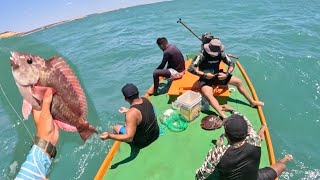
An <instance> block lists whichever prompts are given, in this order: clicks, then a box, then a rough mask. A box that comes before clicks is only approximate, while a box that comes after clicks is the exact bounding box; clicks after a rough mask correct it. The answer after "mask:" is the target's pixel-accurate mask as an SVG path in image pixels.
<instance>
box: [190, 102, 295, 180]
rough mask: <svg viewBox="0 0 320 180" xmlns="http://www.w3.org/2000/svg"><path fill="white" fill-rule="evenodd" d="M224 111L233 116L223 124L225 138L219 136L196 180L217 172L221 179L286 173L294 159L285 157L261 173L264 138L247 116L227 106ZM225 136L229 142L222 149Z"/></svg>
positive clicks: (262, 179)
mask: <svg viewBox="0 0 320 180" xmlns="http://www.w3.org/2000/svg"><path fill="white" fill-rule="evenodd" d="M222 109H223V110H224V111H230V112H231V113H232V115H231V116H230V117H228V118H227V119H226V122H225V124H224V128H225V134H222V135H221V136H220V138H219V139H218V141H217V144H216V146H215V147H214V148H212V149H211V150H210V151H209V153H208V155H207V157H206V159H205V161H204V163H203V164H202V166H201V167H200V168H199V169H198V170H197V171H196V176H195V179H197V180H198V179H206V178H207V177H208V176H209V175H210V174H211V173H213V172H214V171H215V170H217V171H218V172H219V176H220V179H228V180H232V179H236V180H241V179H243V180H251V179H252V180H257V179H258V180H274V179H275V178H277V177H278V176H279V175H280V174H281V173H282V172H283V171H284V170H285V168H286V165H285V163H286V162H287V161H290V160H291V159H292V156H291V155H286V156H285V157H284V158H283V159H281V160H279V161H278V162H277V163H276V164H273V165H271V166H270V167H265V168H262V169H259V163H260V156H261V137H260V136H259V135H258V134H257V133H256V132H255V131H254V129H253V126H252V125H251V123H250V121H249V120H248V119H247V118H246V117H245V116H243V115H242V114H240V113H239V112H237V111H235V110H234V109H232V108H230V107H229V106H227V105H223V106H222ZM224 136H226V138H227V139H228V144H227V145H223V138H224Z"/></svg>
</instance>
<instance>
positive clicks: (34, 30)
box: [0, 15, 88, 38]
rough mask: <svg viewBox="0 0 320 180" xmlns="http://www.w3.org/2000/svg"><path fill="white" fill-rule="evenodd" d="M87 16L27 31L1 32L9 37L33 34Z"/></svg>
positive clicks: (5, 36) (1, 34) (2, 35)
mask: <svg viewBox="0 0 320 180" xmlns="http://www.w3.org/2000/svg"><path fill="white" fill-rule="evenodd" d="M87 16H88V15H87ZM87 16H82V17H78V18H73V19H69V20H64V21H60V22H57V23H52V24H49V25H46V26H42V27H40V28H36V29H33V30H31V31H27V32H13V31H5V32H3V33H0V38H8V37H13V36H24V35H28V34H31V33H34V32H37V31H41V30H43V29H47V28H50V27H53V26H56V25H59V24H63V23H66V22H70V21H74V20H79V19H82V18H85V17H87Z"/></svg>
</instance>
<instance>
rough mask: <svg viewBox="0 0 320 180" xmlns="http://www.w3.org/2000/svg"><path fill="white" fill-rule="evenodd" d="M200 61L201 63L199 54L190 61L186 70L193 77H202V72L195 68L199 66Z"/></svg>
mask: <svg viewBox="0 0 320 180" xmlns="http://www.w3.org/2000/svg"><path fill="white" fill-rule="evenodd" d="M201 61H202V54H199V55H197V56H196V57H195V58H193V59H192V62H191V64H190V66H189V68H188V71H189V72H190V73H191V74H194V75H197V76H203V75H204V72H203V71H200V70H198V68H197V67H198V66H199V64H200V63H201Z"/></svg>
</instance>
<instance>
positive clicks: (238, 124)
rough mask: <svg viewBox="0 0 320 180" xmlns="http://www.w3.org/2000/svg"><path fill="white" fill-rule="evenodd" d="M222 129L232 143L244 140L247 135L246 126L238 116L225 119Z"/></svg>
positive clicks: (242, 118) (244, 121) (241, 117)
mask: <svg viewBox="0 0 320 180" xmlns="http://www.w3.org/2000/svg"><path fill="white" fill-rule="evenodd" d="M224 129H225V132H226V134H227V136H228V137H229V139H230V140H231V141H234V142H237V141H240V140H243V139H245V137H246V136H247V134H248V124H247V122H246V120H244V117H243V116H240V115H238V114H233V115H231V116H229V117H228V118H227V120H226V122H225V124H224Z"/></svg>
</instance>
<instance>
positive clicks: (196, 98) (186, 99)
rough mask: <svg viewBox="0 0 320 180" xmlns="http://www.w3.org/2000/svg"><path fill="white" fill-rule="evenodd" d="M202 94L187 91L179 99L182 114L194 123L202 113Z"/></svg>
mask: <svg viewBox="0 0 320 180" xmlns="http://www.w3.org/2000/svg"><path fill="white" fill-rule="evenodd" d="M201 99H202V97H201V94H200V93H197V92H194V91H187V92H185V93H184V94H182V95H180V96H179V97H178V98H177V101H176V103H177V104H179V105H180V108H179V109H180V114H181V115H182V116H183V117H184V118H185V119H186V120H187V121H189V122H190V121H193V120H194V119H195V118H196V117H198V116H199V115H200V112H201Z"/></svg>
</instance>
